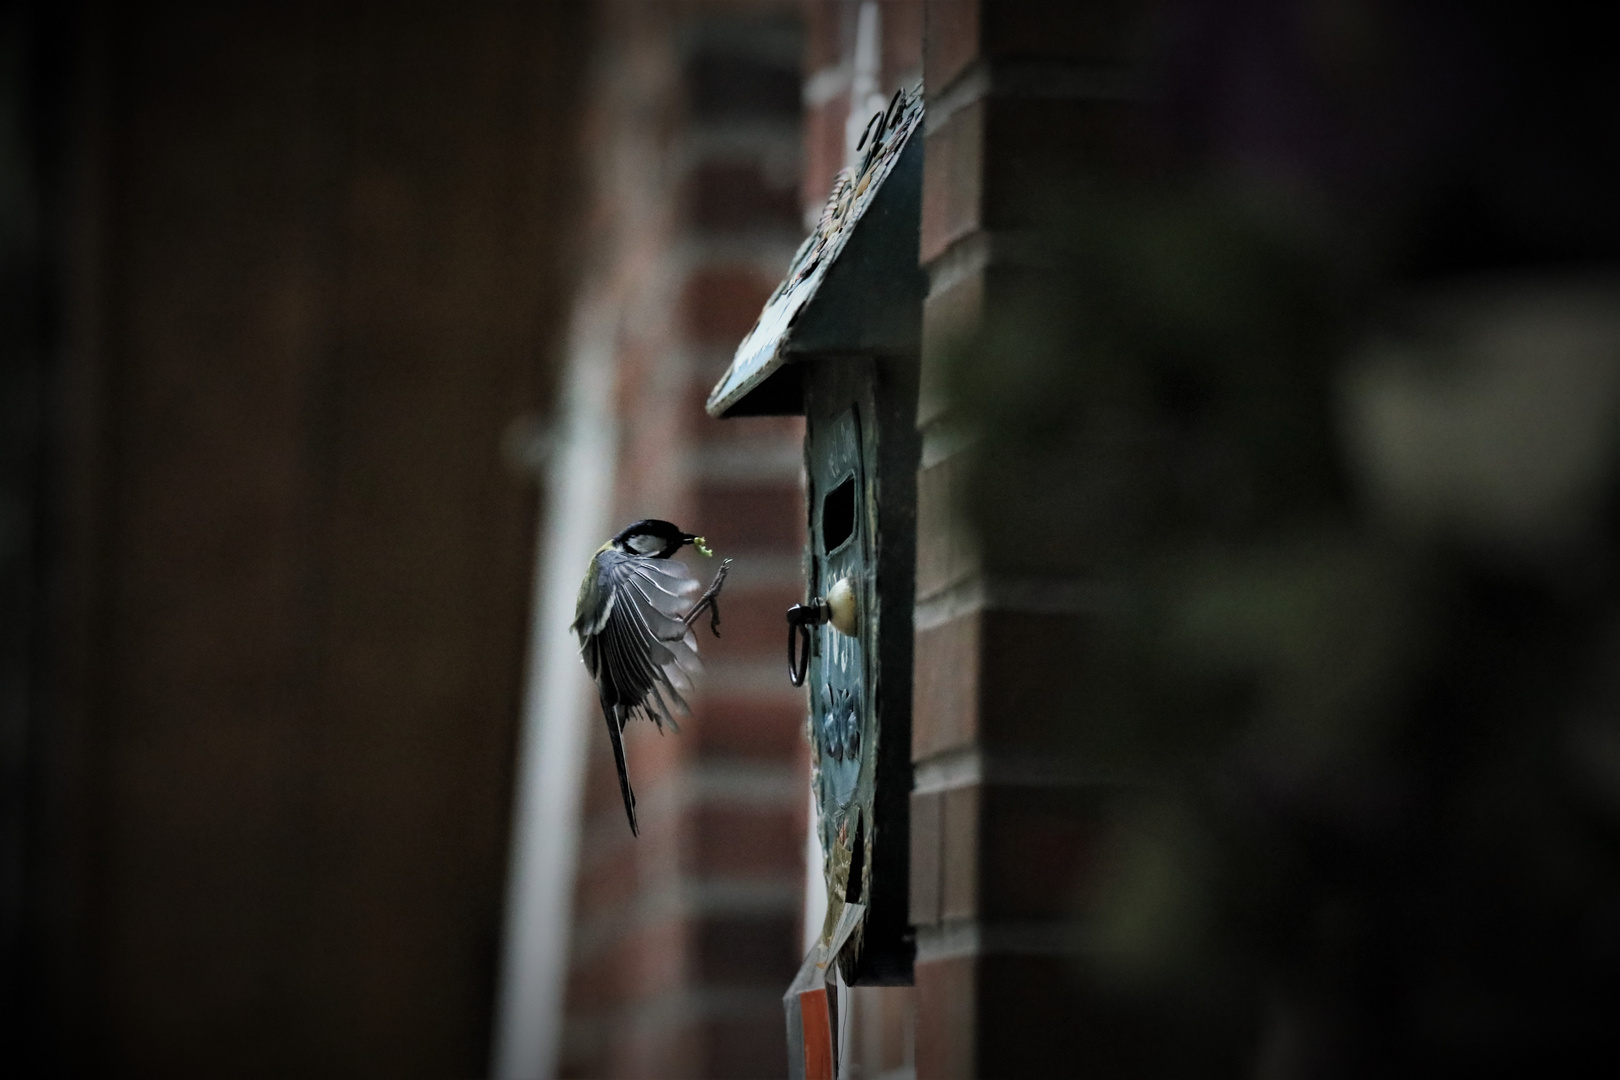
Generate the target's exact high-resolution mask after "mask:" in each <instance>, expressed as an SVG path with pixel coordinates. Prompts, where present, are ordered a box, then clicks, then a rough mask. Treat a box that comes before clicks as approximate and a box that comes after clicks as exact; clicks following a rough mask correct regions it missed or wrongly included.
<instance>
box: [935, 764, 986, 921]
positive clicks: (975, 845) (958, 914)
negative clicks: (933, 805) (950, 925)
mask: <svg viewBox="0 0 1620 1080" xmlns="http://www.w3.org/2000/svg"><path fill="white" fill-rule="evenodd" d="M940 802H941V813H940V856H939V861H940V890H939V892H940V895H939V914H940V918H942V919H945V920H950V919H964V918H971V917H974V916H976V915H978V914H979V908H980V893H979V851H980V848H981V846H982V845H981V843H980V837H981V835H982V831H981V828H980V822H979V814H980V806H981V802H982V800H981V791H980V789H979V788H978V787H961V788H952V789H950V790H949V791H946V792H945V793H944V795H943V797H942V798H941V800H940Z"/></svg>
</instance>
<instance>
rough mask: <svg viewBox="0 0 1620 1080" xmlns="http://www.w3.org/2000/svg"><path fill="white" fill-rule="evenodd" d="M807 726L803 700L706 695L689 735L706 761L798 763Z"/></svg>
mask: <svg viewBox="0 0 1620 1080" xmlns="http://www.w3.org/2000/svg"><path fill="white" fill-rule="evenodd" d="M783 637H784V640H785V638H786V631H784V632H783ZM785 648H786V646H785V645H784V649H785ZM804 725H805V711H804V703H803V702H802V701H795V700H783V701H777V700H761V699H758V698H752V697H748V698H744V697H732V696H729V695H722V694H705V695H704V697H703V699H702V701H701V703H700V704H698V705H697V706H696V715H695V716H694V717H693V721H692V724H691V727H690V728H689V729H688V733H689V735H690V737H691V738H692V739H693V740H694V741H695V742H696V744H697V745H696V747H695V750H696V752H698V753H700V754H702V755H703V756H704V757H706V758H712V757H731V758H745V759H747V758H753V759H768V760H773V761H775V760H783V759H789V760H796V759H797V758H798V756H799V754H800V752H801V750H802V748H803V744H804V741H805V739H804Z"/></svg>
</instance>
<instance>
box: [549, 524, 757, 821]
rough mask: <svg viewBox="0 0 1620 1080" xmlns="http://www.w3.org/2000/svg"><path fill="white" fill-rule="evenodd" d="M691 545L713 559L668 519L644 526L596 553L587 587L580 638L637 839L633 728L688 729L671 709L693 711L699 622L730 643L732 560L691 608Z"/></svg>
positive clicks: (577, 616)
mask: <svg viewBox="0 0 1620 1080" xmlns="http://www.w3.org/2000/svg"><path fill="white" fill-rule="evenodd" d="M687 544H691V545H692V546H693V547H695V548H696V549H697V550H698V551H699V552H701V553H702V554H704V555H712V554H713V552H711V551H710V550H709V549H708V547H707V546H706V544H705V542H704V539H703V537H701V536H694V535H693V534H692V533H687V532H682V531H681V530H680V529H678V528H676V527H675V526H674V525H672V524H670V523H669V522H667V521H659V520H657V519H653V518H648V519H644V520H642V521H637V522H634V523H632V524H630V525H627V526H625V527H624V529H622V530H621V531H620V532H619V534H618V535H616V536H615V537H614V538H613V539H611V540H609V541H608V542H607V543H605V544H603V545H602V546H601V547H600V548H598V549H597V550H596V554H595V555H593V556H591V565H590V566H589V567H588V568H587V569H586V571H585V580H584V581H583V582H581V583H580V586H579V602H578V603H577V604H576V605H575V608H574V624H573V627H572V629H573V631H574V633H575V634H576V635H578V636H579V651H580V655H581V656H582V657H583V659H584V661H585V668H586V670H588V671H589V672H590V673H591V678H593V679H595V680H596V692H597V696H598V698H600V700H601V702H602V715H603V717H604V718H605V719H606V720H607V727H608V738H609V739H611V740H612V742H613V763H614V764H615V765H616V766H617V767H618V770H619V791H620V793H621V794H622V795H623V796H624V812H625V814H626V815H627V816H628V817H629V818H630V832H631V833H632V834H635V835H638V836H639V835H640V829H639V827H638V826H637V824H636V796H635V792H633V791H632V790H631V789H630V773H629V771H628V770H627V768H626V766H625V758H624V725H625V724H626V723H628V722H629V721H630V718H631V717H633V716H637V715H639V716H642V717H645V718H646V719H648V720H651V721H652V722H653V723H654V724H656V725H658V730H660V731H662V730H663V729H664V724H666V723H667V724H669V726H670V727H672V728H674V729H675V730H677V731H679V730H680V725H678V724H676V723H675V718H674V717H673V716H672V715H670V706H671V705H673V706H674V707H675V709H676V711H678V712H680V713H681V714H682V715H686V714H687V712H688V709H687V705H686V699H685V698H683V697H682V696H681V693H682V692H683V691H686V692H690V691H691V689H692V676H694V675H695V674H696V673H697V672H698V670H699V668H700V665H699V664H698V658H697V639H696V637H694V636H693V634H692V624H693V623H695V622H696V621H697V619H698V617H699V616H700V615H701V614H702V613H703V612H704V611H705V610H707V611H708V612H709V629H710V631H711V632H712V633H713V634H714V636H715V637H719V636H720V604H719V600H720V588H721V586H722V585H724V584H725V580H726V572H727V570H729V569H730V567H731V560H730V559H726V560H725V561H724V562H722V563H721V564H720V569H719V571H718V572H717V573H716V574H715V576H714V581H713V582H712V583H711V584H710V585H709V588H708V589H707V590H706V591H705V592H704V593H703V595H702V596H700V597H698V599H697V602H696V603H694V604H691V605H690V606H688V601H687V598H688V597H690V596H691V595H692V593H694V592H696V591H697V588H698V580H697V578H695V577H693V576H692V572H691V571H690V570H688V569H687V568H686V567H685V566H684V565H682V564H681V563H679V562H677V561H675V560H674V559H671V558H670V556H671V555H674V554H675V553H676V552H677V551H679V550H681V548H683V547H685V546H686V545H687Z"/></svg>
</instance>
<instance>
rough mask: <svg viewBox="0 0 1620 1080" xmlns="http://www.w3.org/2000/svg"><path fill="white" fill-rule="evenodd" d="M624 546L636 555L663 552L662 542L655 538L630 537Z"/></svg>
mask: <svg viewBox="0 0 1620 1080" xmlns="http://www.w3.org/2000/svg"><path fill="white" fill-rule="evenodd" d="M625 546H626V547H628V548H629V549H630V550H631V551H633V552H635V553H636V554H637V555H651V554H652V553H653V552H655V551H661V550H663V547H664V542H663V541H662V540H660V539H658V537H656V536H646V535H642V536H632V537H631V538H630V539H629V540H627V541H625Z"/></svg>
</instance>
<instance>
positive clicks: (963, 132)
mask: <svg viewBox="0 0 1620 1080" xmlns="http://www.w3.org/2000/svg"><path fill="white" fill-rule="evenodd" d="M984 114H985V106H984V103H983V102H976V103H974V104H972V105H968V106H966V107H965V108H962V109H959V110H957V111H956V112H955V113H953V114H952V115H951V117H950V118H949V119H947V120H946V121H945V124H944V126H943V127H941V128H939V130H937V131H935V132H934V133H933V134H931V135H929V136H928V146H927V150H926V152H925V156H924V158H923V194H922V235H921V241H920V248H921V250H920V253H919V257H920V259H921V261H922V262H923V263H929V262H932V261H933V260H934V259H936V258H938V257H939V256H940V255H941V254H942V253H943V252H944V251H945V249H946V248H948V247H950V246H951V244H953V243H955V242H956V241H957V240H960V239H961V238H962V237H964V236H966V235H968V234H969V233H971V232H973V231H974V230H976V229H978V228H980V227H981V224H982V212H983V211H982V203H983V198H984V167H985V160H984V159H985V136H984V119H985V116H984Z"/></svg>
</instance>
